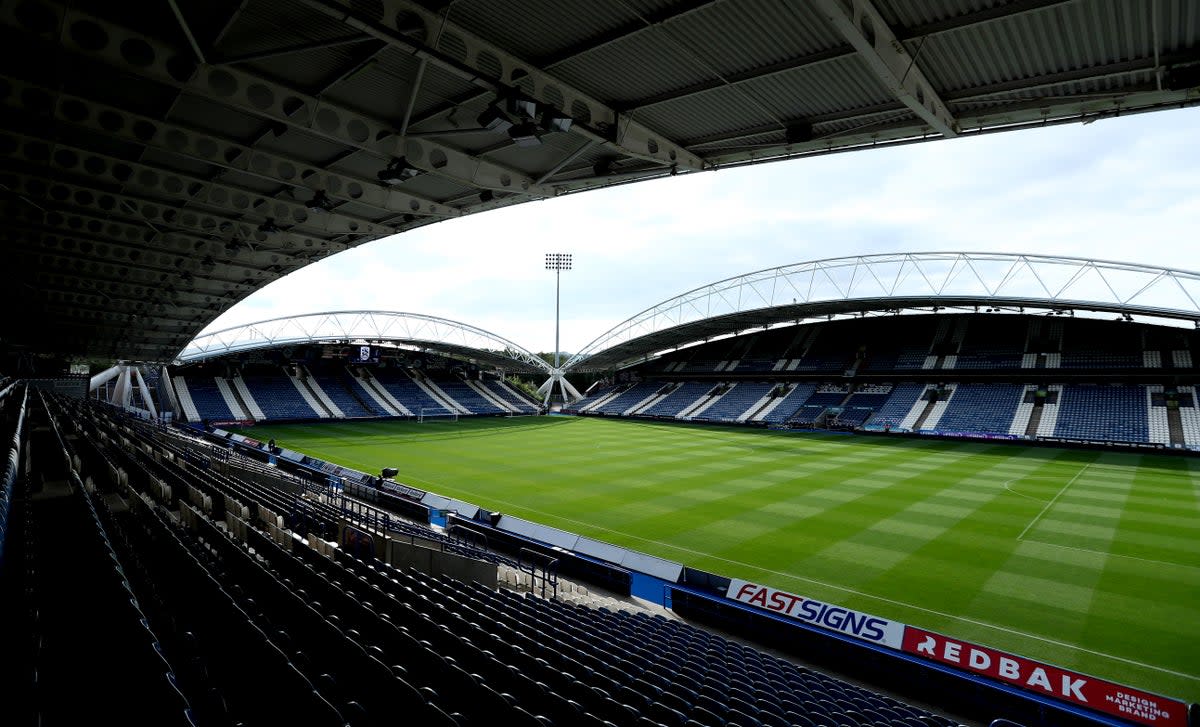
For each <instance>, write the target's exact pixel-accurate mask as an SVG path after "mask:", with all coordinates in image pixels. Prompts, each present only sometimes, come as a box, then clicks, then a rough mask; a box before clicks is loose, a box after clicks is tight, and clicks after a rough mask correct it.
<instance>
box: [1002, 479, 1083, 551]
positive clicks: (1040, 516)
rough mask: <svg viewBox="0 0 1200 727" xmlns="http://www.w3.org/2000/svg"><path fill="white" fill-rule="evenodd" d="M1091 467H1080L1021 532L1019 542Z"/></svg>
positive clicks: (1018, 537)
mask: <svg viewBox="0 0 1200 727" xmlns="http://www.w3.org/2000/svg"><path fill="white" fill-rule="evenodd" d="M1091 466H1092V463H1091V462H1088V463H1087V464H1085V465H1084V466H1082V467H1080V468H1079V471H1078V472H1076V473H1075V476H1074V477H1072V478H1071V479H1069V480H1067V484H1065V485H1063V486H1062V489H1061V490H1059V491H1058V494H1057V495H1055V496H1054V498H1053V499H1052V500H1050V502H1047V503H1046V506H1045V507H1043V508H1042V509H1041V512H1039V513H1038V514H1037V515H1035V516H1034V517H1033V519H1032V520H1030V521H1029V524H1028V525H1026V526H1025V529H1024V530H1022V531H1021V534H1020V535H1018V536H1017V540H1024V539H1025V533H1027V532H1029V529H1030V528H1032V527H1033V526H1034V524H1035V523H1037V521H1038V520H1041V519H1042V516H1043V515H1045V514H1046V511H1047V510H1049V509H1050V508H1051V507H1053V506H1054V503H1056V502H1058V498H1060V497H1062V494H1063V493H1064V492H1066V491H1067V488H1068V487H1070V486H1071V485H1073V484H1075V480H1077V479H1079V476H1080V475H1082V474H1083V473H1084V472H1086V471H1087V468H1088V467H1091Z"/></svg>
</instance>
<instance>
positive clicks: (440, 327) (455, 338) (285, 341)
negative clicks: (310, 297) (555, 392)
mask: <svg viewBox="0 0 1200 727" xmlns="http://www.w3.org/2000/svg"><path fill="white" fill-rule="evenodd" d="M336 341H347V342H358V341H363V342H365V341H372V342H395V343H403V344H408V345H412V346H417V347H419V348H423V349H428V350H431V351H435V352H438V353H444V354H448V355H451V356H453V357H455V358H463V359H469V360H472V361H476V362H478V363H484V364H489V365H493V366H497V367H502V368H505V369H508V370H510V371H521V372H527V373H538V372H541V373H550V371H551V369H552V367H551V366H550V364H548V363H546V362H545V361H544V360H543V359H542V358H541V357H539V356H537V355H536V354H534V353H531V352H530V351H527V350H525V349H524V348H522V347H521V346H518V345H517V344H515V343H513V342H512V341H510V340H508V339H507V338H504V337H502V336H499V335H497V334H495V333H492V332H490V331H485V330H484V329H482V328H477V327H475V326H472V325H468V324H466V323H460V322H458V321H452V320H449V319H446V318H438V317H436V316H428V315H422V314H420V313H403V312H393V311H369V310H359V311H330V312H327V313H309V314H304V315H295V316H286V317H283V318H273V319H271V320H266V321H259V322H257V323H248V324H246V325H241V326H235V327H232V328H226V329H223V330H220V331H213V332H212V333H205V334H201V335H199V336H197V337H196V338H194V339H192V341H191V342H190V343H188V344H187V345H186V346H185V347H184V348H183V351H182V352H180V354H179V356H178V357H177V358H176V360H175V363H176V364H189V363H198V362H200V361H204V360H207V359H211V358H218V357H221V356H228V355H230V354H236V353H243V352H247V351H255V350H263V349H270V348H276V347H279V346H289V345H297V344H306V343H330V342H336Z"/></svg>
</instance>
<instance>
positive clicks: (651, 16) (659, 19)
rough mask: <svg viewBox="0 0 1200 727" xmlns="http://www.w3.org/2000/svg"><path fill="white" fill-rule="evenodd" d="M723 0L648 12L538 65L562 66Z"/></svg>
mask: <svg viewBox="0 0 1200 727" xmlns="http://www.w3.org/2000/svg"><path fill="white" fill-rule="evenodd" d="M719 2H722V0H688V1H687V2H685V3H682V4H680V5H678V6H674V7H671V8H667V9H665V10H658V11H656V12H650V13H646V15H645V19H644V20H643V19H642V18H641V17H639V18H638V19H637V20H634V21H630V22H629V23H627V24H625V25H623V26H621V27H619V28H616V29H614V30H611V31H608V32H606V33H604V34H602V35H599V36H595V37H592V38H588V39H587V40H586V41H584V42H583V43H581V44H579V45H576V46H572V47H571V48H567V49H565V50H563V51H560V52H559V53H558V54H556V55H553V56H549V57H546V58H540V59H538V65H539V66H540V67H542V68H547V69H549V68H554V67H555V66H561V65H562V64H564V63H568V62H570V61H573V60H575V59H576V58H579V57H580V56H585V55H587V54H588V53H594V52H596V51H598V50H600V49H601V48H607V47H608V46H610V45H612V44H613V43H619V42H623V41H627V40H629V39H630V38H635V37H637V36H639V35H641V34H642V33H645V32H646V31H648V30H653V29H654V28H658V27H661V26H663V25H666V24H667V23H671V22H674V21H676V20H680V19H682V18H686V17H687V16H689V15H692V14H694V13H697V12H699V11H701V10H704V9H705V8H708V7H711V6H713V5H716V4H717V3H719Z"/></svg>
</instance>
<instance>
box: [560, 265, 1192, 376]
mask: <svg viewBox="0 0 1200 727" xmlns="http://www.w3.org/2000/svg"><path fill="white" fill-rule="evenodd" d="M945 309H962V310H968V311H971V310H974V311H978V310H983V311H986V312H993V311H994V312H1004V311H1013V312H1017V311H1020V312H1038V311H1046V312H1049V313H1052V314H1053V313H1056V312H1057V313H1066V312H1071V313H1072V314H1073V313H1074V312H1075V311H1081V312H1085V313H1090V314H1107V315H1115V316H1117V317H1120V318H1126V319H1130V318H1132V317H1134V316H1137V318H1138V320H1147V319H1152V320H1154V321H1158V322H1170V323H1174V324H1176V325H1179V324H1180V323H1182V324H1185V325H1189V326H1192V325H1195V326H1198V327H1200V273H1197V272H1191V271H1187V270H1172V269H1167V268H1159V267H1153V266H1149V265H1140V264H1136V263H1121V262H1111V261H1107V260H1088V259H1083V258H1073V257H1056V256H1049V255H1021V254H1009V253H967V252H926V253H895V254H883V255H860V256H855V257H843V258H831V259H826V260H814V261H811V262H803V263H796V264H793V265H784V266H781V267H777V268H770V269H768V270H759V271H757V272H753V273H747V274H745V275H738V276H735V277H732V278H726V279H725V280H721V281H718V282H715V283H710V284H709V285H705V286H702V287H699V288H696V289H694V290H690V291H688V292H686V293H683V294H681V295H677V296H675V297H673V298H670V299H668V300H665V301H663V302H662V303H659V304H658V305H655V306H652V307H650V308H647V309H646V310H644V311H642V312H641V313H638V314H637V315H635V316H633V317H632V318H629V319H628V320H626V321H623V322H622V323H620V324H618V325H617V326H614V327H613V328H612V329H611V330H609V331H607V332H606V333H604V334H603V335H601V336H599V337H598V338H596V339H595V340H594V341H592V342H591V343H589V344H588V345H587V346H585V347H584V348H583V349H582V350H581V351H580V352H579V353H577V354H575V355H574V356H573V357H571V359H569V360H568V361H567V362H566V364H564V366H563V369H564V370H567V371H571V370H576V371H589V370H607V369H612V368H618V367H620V366H623V365H627V364H631V363H634V362H637V361H642V360H646V359H648V358H651V357H653V356H654V355H656V354H657V353H659V352H662V351H666V350H670V349H672V348H677V347H679V346H684V345H687V344H690V343H695V342H697V341H704V340H708V339H711V338H714V337H719V336H724V335H730V334H733V333H738V332H741V331H746V330H750V329H752V328H756V327H759V328H761V327H765V326H771V325H779V324H790V323H797V322H800V321H802V320H805V319H826V318H830V317H835V316H847V315H857V316H865V315H878V314H893V313H896V312H900V311H928V312H936V311H938V310H945Z"/></svg>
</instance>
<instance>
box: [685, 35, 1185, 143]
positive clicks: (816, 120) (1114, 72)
mask: <svg viewBox="0 0 1200 727" xmlns="http://www.w3.org/2000/svg"><path fill="white" fill-rule="evenodd" d="M1196 60H1200V53H1194V52H1193V53H1181V54H1174V55H1171V56H1169V57H1164V58H1163V59H1162V61H1161V62H1162V63H1164V64H1175V63H1188V62H1194V61H1196ZM1154 68H1155V62H1154V59H1153V58H1133V59H1130V60H1127V61H1119V62H1117V63H1110V64H1107V65H1103V66H1091V67H1088V68H1078V69H1074V70H1070V71H1061V72H1058V73H1050V74H1046V75H1042V76H1034V77H1031V78H1024V79H1021V80H1019V81H1004V82H1001V83H995V84H989V85H987V86H976V87H974V88H964V89H960V90H958V91H953V92H950V93H946V94H944V95H943V99H944V100H945V101H946V103H948V104H950V105H951V106H953V105H954V104H958V103H967V102H972V101H982V100H986V99H988V98H990V97H992V96H998V95H1003V94H1006V93H1011V92H1013V91H1017V90H1036V89H1040V88H1046V87H1049V86H1055V85H1058V84H1063V83H1081V82H1088V81H1095V80H1100V79H1105V78H1117V77H1121V76H1127V75H1130V74H1134V73H1142V72H1147V71H1153V70H1154ZM1045 105H1046V104H1045V101H1044V100H1043V99H1040V98H1037V97H1033V98H1030V99H1028V100H1022V101H1015V100H1014V102H1013V103H1012V104H1005V105H1004V106H997V107H996V109H995V112H994V113H991V114H989V115H992V116H998V115H1003V114H1005V113H1006V112H1007V111H1008V110H1010V109H1019V108H1025V107H1026V106H1028V107H1029V108H1038V109H1040V108H1044V107H1045ZM904 109H905V107H904V106H903V105H901V104H900V103H899V102H898V101H889V102H887V103H883V104H878V105H875V106H866V107H861V108H856V109H852V110H849V111H845V112H842V113H837V114H827V115H822V116H812V117H807V118H805V119H804V120H805V121H807V122H809V123H811V124H812V125H813V126H814V127H816V126H817V125H819V124H825V123H832V122H845V121H856V120H866V119H871V118H872V117H878V116H880V115H888V118H890V117H892V116H893V115H894V114H895V112H897V111H899V112H904ZM904 115H905V116H906V117H907V114H904ZM981 115H984V114H982V113H981V112H975V113H974V114H973V116H981ZM1055 116H1057V115H1052V118H1053V117H1055ZM884 126H887V127H888V128H890V124H889V123H888V120H887V118H882V119H878V120H876V121H872V122H871V123H869V124H867V125H862V126H855V127H854V131H853V132H852V133H848V134H846V135H845V137H853V138H857V137H860V136H862V135H863V134H864V133H869V132H871V131H875V130H878V129H880V128H882V127H884ZM959 126H960V127H969V126H970V124H964V123H962V122H961V121H960V124H959ZM773 131H778V127H777V126H775V125H774V124H770V125H763V126H759V127H756V128H753V129H745V130H742V131H739V132H737V133H736V134H727V135H717V136H709V137H704V138H701V139H695V140H691V141H689V142H688V147H689V148H691V149H699V148H702V147H706V146H713V145H717V144H726V143H729V142H733V141H738V140H740V139H751V138H753V137H756V136H759V135H761V134H765V133H769V132H773ZM845 137H843V136H842V135H841V134H840V133H839V132H833V133H832V134H829V135H826V136H822V135H821V134H819V133H818V134H816V135H815V136H814V139H813V141H811V142H807V143H803V144H800V143H797V144H793V145H791V146H792V149H793V151H797V152H802V151H806V150H812V149H825V148H827V147H829V146H830V144H831V142H834V141H835V140H837V139H839V138H845ZM775 146H778V147H782V146H783V144H778V145H775ZM763 148H764V151H765V150H766V147H763Z"/></svg>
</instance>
